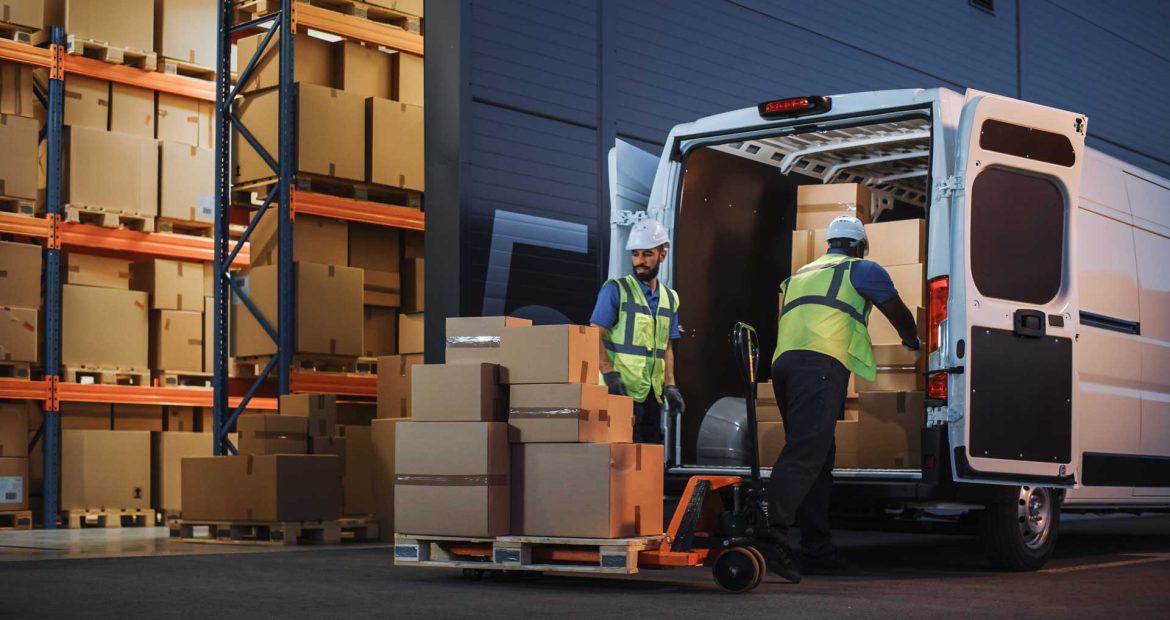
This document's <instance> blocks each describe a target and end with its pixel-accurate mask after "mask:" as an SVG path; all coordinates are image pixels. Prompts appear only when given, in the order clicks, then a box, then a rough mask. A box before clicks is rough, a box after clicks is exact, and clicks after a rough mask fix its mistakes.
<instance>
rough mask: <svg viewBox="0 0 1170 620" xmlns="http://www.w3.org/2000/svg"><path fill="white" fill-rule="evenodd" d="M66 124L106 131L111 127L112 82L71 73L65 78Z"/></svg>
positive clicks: (67, 125)
mask: <svg viewBox="0 0 1170 620" xmlns="http://www.w3.org/2000/svg"><path fill="white" fill-rule="evenodd" d="M65 126H66V127H84V128H88V129H96V130H98V131H106V130H107V129H109V128H110V83H109V82H108V81H106V80H99V79H97V78H92V77H87V76H84V75H71V76H69V79H67V80H65Z"/></svg>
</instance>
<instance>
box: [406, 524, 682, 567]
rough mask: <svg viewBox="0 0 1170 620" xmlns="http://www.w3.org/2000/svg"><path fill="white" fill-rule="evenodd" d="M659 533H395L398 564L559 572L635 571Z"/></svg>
mask: <svg viewBox="0 0 1170 620" xmlns="http://www.w3.org/2000/svg"><path fill="white" fill-rule="evenodd" d="M661 541H662V537H660V536H646V537H638V538H617V539H612V540H610V539H599V538H557V537H545V536H500V537H497V538H457V537H449V536H414V535H410V534H395V535H394V563H395V564H398V565H408V566H436V567H446V568H462V569H470V570H513V571H542V572H543V571H559V572H573V573H594V574H617V575H632V574H634V573H637V572H638V553H639V552H641V551H644V550H649V549H657V548H658V545H659V544H660V543H661Z"/></svg>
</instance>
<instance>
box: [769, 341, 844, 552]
mask: <svg viewBox="0 0 1170 620" xmlns="http://www.w3.org/2000/svg"><path fill="white" fill-rule="evenodd" d="M772 386H773V388H774V389H775V391H776V402H777V403H778V404H779V405H780V412H781V415H782V416H783V419H784V437H785V442H784V449H783V450H781V451H780V456H779V457H777V459H776V464H775V465H773V466H772V477H771V479H770V480H769V481H768V499H769V500H770V501H771V504H772V510H773V513H772V514H771V519H772V521H773V523H772V525H773V527H776V528H778V529H780V530H781V531H784V532H786V531H787V530H788V526H789V525H791V524H792V523H793V522H796V523H798V524H799V525H800V532H801V540H800V546H801V548H802V549H803V550H804V551H805V552H806V553H810V554H813V555H817V554H821V553H825V552H827V551H829V550H831V548H832V544H831V542H830V534H829V496H830V494H831V492H832V488H833V458H834V456H835V453H836V445H835V442H834V439H833V431H834V429H835V428H836V426H837V418H839V417H841V415H842V412H843V411H844V410H845V396H846V394H847V391H848V389H849V369H847V368H845V365H844V364H842V363H841V362H839V361H837V360H836V359H834V358H832V357H830V356H828V355H824V354H822V353H817V352H815V351H787V352H785V353H784V354H782V355H781V356H780V357H779V359H777V360H776V363H774V364H772Z"/></svg>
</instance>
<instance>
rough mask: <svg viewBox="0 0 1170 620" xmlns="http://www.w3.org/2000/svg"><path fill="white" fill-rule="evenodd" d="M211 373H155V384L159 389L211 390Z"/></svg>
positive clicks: (171, 371)
mask: <svg viewBox="0 0 1170 620" xmlns="http://www.w3.org/2000/svg"><path fill="white" fill-rule="evenodd" d="M213 376H214V375H213V374H212V373H210V372H185V371H175V370H156V371H154V384H155V385H157V386H158V387H192V388H207V389H211V379H212V377H213Z"/></svg>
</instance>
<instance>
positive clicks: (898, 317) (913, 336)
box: [877, 295, 918, 343]
mask: <svg viewBox="0 0 1170 620" xmlns="http://www.w3.org/2000/svg"><path fill="white" fill-rule="evenodd" d="M877 309H878V310H881V312H882V314H883V315H885V317H886V319H888V320H889V321H890V324H891V325H893V326H894V329H896V330H898V336H899V337H900V338H901V339H902V342H903V343H906V342H916V341H917V340H918V329H917V328H916V327H915V325H914V313H912V312H910V308H907V307H906V302H904V301H902V296H901V295H894V296H893V297H891V298H890V299H888V300H886V302H885V303H880V304H878V305H877Z"/></svg>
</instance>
